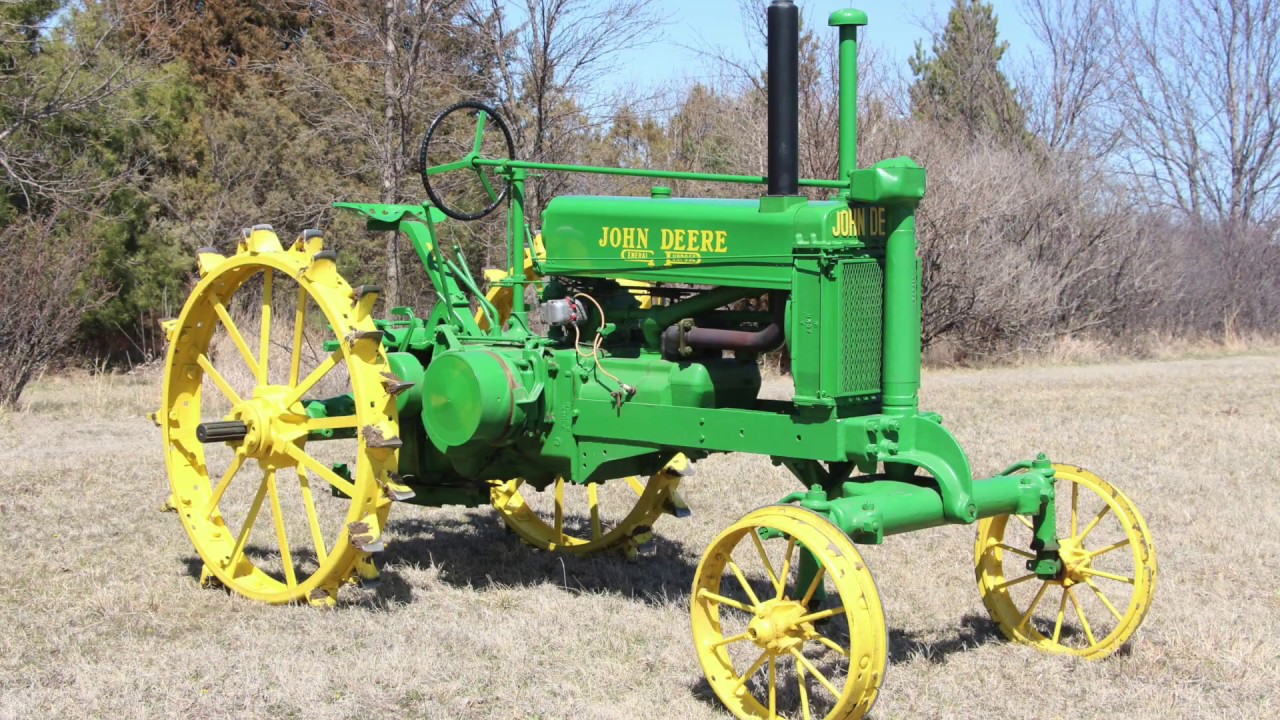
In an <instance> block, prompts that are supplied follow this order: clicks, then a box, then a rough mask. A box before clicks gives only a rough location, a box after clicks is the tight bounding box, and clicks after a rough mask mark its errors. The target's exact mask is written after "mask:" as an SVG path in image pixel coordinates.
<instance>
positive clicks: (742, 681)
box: [729, 650, 769, 694]
mask: <svg viewBox="0 0 1280 720" xmlns="http://www.w3.org/2000/svg"><path fill="white" fill-rule="evenodd" d="M768 658H769V651H768V650H765V651H764V652H762V653H760V657H758V658H756V661H755V662H753V663H751V667H750V668H748V669H747V671H746V672H744V673H742V677H740V678H738V682H737V683H735V684H734V686H733V690H731V691H729V692H730V694H733V693H736V692H738V688H740V687H742V686H743V685H746V684H747V681H748V680H750V679H751V676H752V675H755V674H756V672H757V671H759V670H760V666H761V665H764V661H765V660H767V659H768Z"/></svg>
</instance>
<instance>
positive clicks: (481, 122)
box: [471, 110, 489, 157]
mask: <svg viewBox="0 0 1280 720" xmlns="http://www.w3.org/2000/svg"><path fill="white" fill-rule="evenodd" d="M488 120H489V113H486V112H485V111H483V110H481V111H480V112H477V113H476V139H475V143H474V144H472V146H471V154H472V155H475V156H476V157H479V156H480V146H481V145H483V144H484V126H485V123H486V122H487V121H488Z"/></svg>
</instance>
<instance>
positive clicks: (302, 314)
mask: <svg viewBox="0 0 1280 720" xmlns="http://www.w3.org/2000/svg"><path fill="white" fill-rule="evenodd" d="M307 297H308V296H307V289H306V288H305V287H300V288H298V307H297V309H296V310H295V311H294V314H293V347H292V348H291V353H292V354H291V355H289V385H290V386H293V385H297V384H298V376H299V375H301V373H302V334H303V332H304V330H305V329H306V325H307Z"/></svg>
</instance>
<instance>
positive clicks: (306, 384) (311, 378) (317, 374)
mask: <svg viewBox="0 0 1280 720" xmlns="http://www.w3.org/2000/svg"><path fill="white" fill-rule="evenodd" d="M341 360H342V348H338V349H337V350H334V351H333V352H332V353H330V354H329V357H327V358H325V360H324V362H322V363H320V364H319V365H317V366H316V369H315V370H312V371H311V374H310V375H307V376H306V377H305V378H303V380H302V382H300V383H298V384H297V385H294V386H293V389H292V390H290V391H289V394H288V395H286V396H285V399H284V402H283V405H284V406H285V407H289V406H290V405H293V404H294V403H296V402H298V401H299V400H301V399H302V396H303V395H305V394H306V392H307V391H308V390H310V389H311V388H313V387H315V385H316V383H318V382H320V381H321V380H323V379H324V376H325V375H328V374H329V371H330V370H332V369H334V368H335V367H337V366H338V363H339V362H341Z"/></svg>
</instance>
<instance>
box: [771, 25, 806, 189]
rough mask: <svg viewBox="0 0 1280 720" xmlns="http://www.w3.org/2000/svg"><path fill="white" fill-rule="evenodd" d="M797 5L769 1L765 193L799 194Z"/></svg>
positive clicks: (798, 49)
mask: <svg viewBox="0 0 1280 720" xmlns="http://www.w3.org/2000/svg"><path fill="white" fill-rule="evenodd" d="M799 152H800V9H799V8H797V7H796V5H795V3H794V2H792V1H791V0H773V3H772V4H770V5H769V195H771V196H784V197H785V196H794V195H799V194H800V184H799V183H800V155H799Z"/></svg>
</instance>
